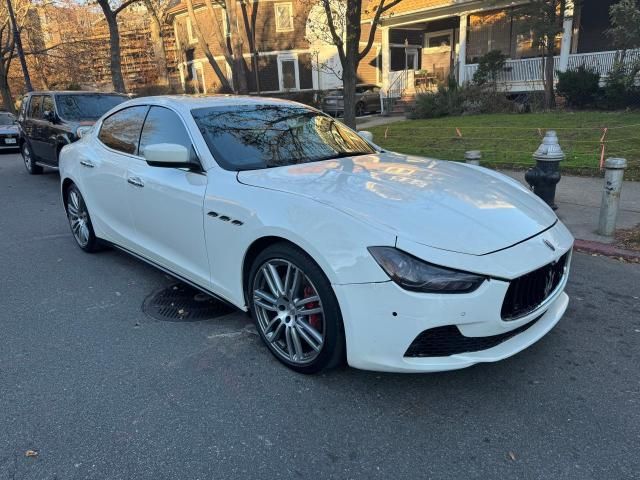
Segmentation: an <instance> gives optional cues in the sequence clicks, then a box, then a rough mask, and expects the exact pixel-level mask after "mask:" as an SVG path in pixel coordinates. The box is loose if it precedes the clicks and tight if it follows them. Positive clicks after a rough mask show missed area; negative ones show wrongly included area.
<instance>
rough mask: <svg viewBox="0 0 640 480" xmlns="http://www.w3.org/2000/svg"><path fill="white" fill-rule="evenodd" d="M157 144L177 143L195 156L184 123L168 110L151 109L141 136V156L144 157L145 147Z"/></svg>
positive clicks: (162, 108)
mask: <svg viewBox="0 0 640 480" xmlns="http://www.w3.org/2000/svg"><path fill="white" fill-rule="evenodd" d="M155 143H176V144H178V145H182V146H183V147H185V148H186V149H187V150H189V152H191V155H192V157H193V156H194V151H193V148H192V146H191V138H189V134H188V133H187V129H186V128H185V126H184V123H183V122H182V120H181V119H180V117H179V116H178V115H177V114H176V113H175V112H174V111H172V110H169V109H168V108H164V107H151V109H150V110H149V115H147V119H146V120H145V121H144V127H143V128H142V135H141V136H140V155H141V156H143V157H144V149H145V147H146V146H147V145H153V144H155Z"/></svg>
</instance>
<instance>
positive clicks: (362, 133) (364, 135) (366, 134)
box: [358, 130, 373, 143]
mask: <svg viewBox="0 0 640 480" xmlns="http://www.w3.org/2000/svg"><path fill="white" fill-rule="evenodd" d="M358 135H360V136H361V137H362V138H364V139H365V140H366V141H367V142H371V143H373V133H371V132H369V131H367V130H360V131H359V132H358Z"/></svg>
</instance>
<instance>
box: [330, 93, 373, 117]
mask: <svg viewBox="0 0 640 480" xmlns="http://www.w3.org/2000/svg"><path fill="white" fill-rule="evenodd" d="M322 111H323V112H326V113H328V114H330V115H333V116H334V117H337V116H339V115H342V113H343V112H344V93H343V90H342V89H341V88H337V89H335V90H330V91H329V92H327V95H326V96H325V97H324V98H323V99H322ZM379 111H380V87H378V86H377V85H358V86H357V87H356V115H357V116H359V117H360V116H362V115H364V114H366V113H374V112H379Z"/></svg>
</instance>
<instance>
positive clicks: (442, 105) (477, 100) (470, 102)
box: [410, 85, 516, 118]
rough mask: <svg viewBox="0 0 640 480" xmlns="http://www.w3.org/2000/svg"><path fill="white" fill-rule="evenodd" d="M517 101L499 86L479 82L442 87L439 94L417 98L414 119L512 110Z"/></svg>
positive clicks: (508, 111)
mask: <svg viewBox="0 0 640 480" xmlns="http://www.w3.org/2000/svg"><path fill="white" fill-rule="evenodd" d="M515 110H516V109H515V104H514V102H512V101H510V100H509V99H507V97H506V95H505V94H504V93H501V92H497V91H496V90H495V89H492V88H487V87H481V86H478V85H466V86H464V87H458V86H455V85H449V87H448V88H447V87H445V86H441V87H440V88H439V89H438V91H437V92H435V93H425V94H422V95H418V96H417V97H416V106H415V108H414V110H413V112H412V113H411V115H410V116H411V118H439V117H444V116H447V115H474V114H480V113H510V112H513V111H515Z"/></svg>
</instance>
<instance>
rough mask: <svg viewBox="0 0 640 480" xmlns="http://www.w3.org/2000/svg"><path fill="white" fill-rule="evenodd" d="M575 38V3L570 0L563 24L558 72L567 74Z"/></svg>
mask: <svg viewBox="0 0 640 480" xmlns="http://www.w3.org/2000/svg"><path fill="white" fill-rule="evenodd" d="M572 36H573V1H572V0H568V1H567V6H566V7H565V12H564V21H563V22H562V42H561V43H560V64H559V65H558V70H560V71H561V72H566V71H567V67H568V66H569V54H570V53H571V37H572Z"/></svg>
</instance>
